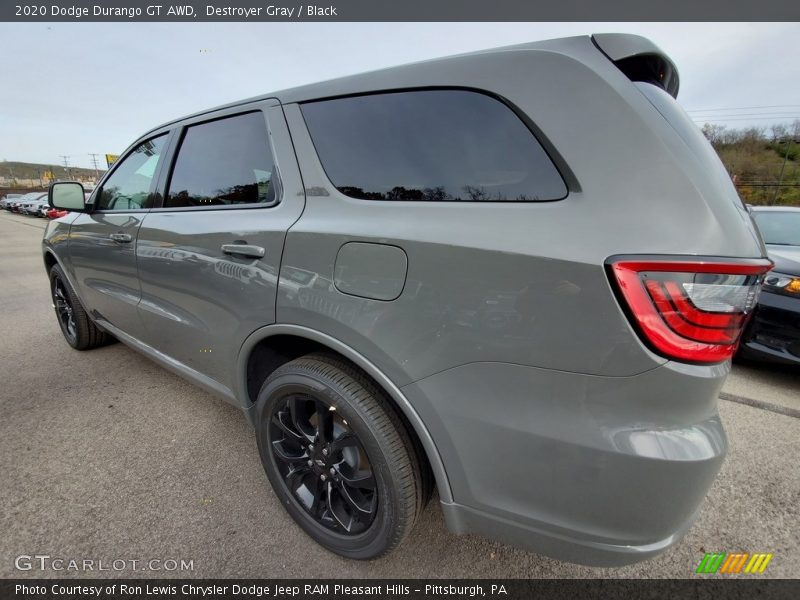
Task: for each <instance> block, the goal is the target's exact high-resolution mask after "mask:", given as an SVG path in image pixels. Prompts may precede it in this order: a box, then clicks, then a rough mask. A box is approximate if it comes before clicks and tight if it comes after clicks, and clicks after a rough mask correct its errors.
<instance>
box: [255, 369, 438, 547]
mask: <svg viewBox="0 0 800 600" xmlns="http://www.w3.org/2000/svg"><path fill="white" fill-rule="evenodd" d="M256 419H257V421H256V434H257V440H258V448H259V452H260V454H261V461H262V463H263V465H264V470H265V471H266V473H267V477H268V478H269V480H270V483H271V484H272V487H273V489H274V490H275V493H276V494H277V495H278V497H279V499H280V500H281V503H282V504H283V506H284V508H286V510H287V511H288V512H289V514H290V515H291V517H292V518H293V519H294V520H295V521H296V522H297V523H298V525H300V527H302V528H303V530H304V531H305V532H306V533H308V534H309V535H310V536H311V537H312V538H314V540H315V541H317V542H318V543H319V544H321V545H322V546H324V547H325V548H328V549H329V550H331V551H333V552H335V553H337V554H340V555H342V556H345V557H348V558H356V559H371V558H377V557H378V556H381V555H382V554H385V553H386V552H388V551H390V550H391V549H393V548H394V547H395V546H397V545H398V544H399V543H400V542H401V541H402V540H403V539H404V538H405V537H406V536H407V535H408V533H409V532H410V531H411V529H412V527H413V525H414V523H415V521H416V519H417V516H418V515H419V513H420V512H421V510H422V505H423V500H424V498H423V485H422V481H421V475H420V473H421V469H420V465H419V464H418V461H417V457H416V454H415V452H414V447H413V445H412V443H411V440H410V439H409V437H408V434H407V432H406V431H405V429H404V427H403V424H402V422H401V421H400V419H399V418H398V416H397V415H396V414H395V413H394V411H393V409H392V407H391V406H390V405H389V403H388V401H387V399H386V398H385V396H384V395H383V392H382V391H381V390H380V389H379V388H378V387H377V386H376V385H375V384H374V383H373V382H372V381H371V380H369V379H368V378H367V377H365V376H364V375H363V374H362V373H361V372H360V371H358V370H357V369H356V368H354V367H353V366H352V365H351V364H349V363H347V362H345V361H344V360H341V359H339V358H337V357H334V356H330V355H327V354H311V355H308V356H304V357H301V358H298V359H296V360H293V361H291V362H289V363H287V364H285V365H283V366H281V367H279V368H278V369H276V371H275V372H274V373H272V374H271V375H270V376H269V378H267V380H266V382H264V385H263V386H262V388H261V391H260V393H259V395H258V400H257V402H256Z"/></svg>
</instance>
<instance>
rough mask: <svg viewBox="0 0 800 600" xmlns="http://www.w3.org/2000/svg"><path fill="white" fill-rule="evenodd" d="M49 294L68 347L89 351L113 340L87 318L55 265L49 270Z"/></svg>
mask: <svg viewBox="0 0 800 600" xmlns="http://www.w3.org/2000/svg"><path fill="white" fill-rule="evenodd" d="M50 294H51V296H52V298H53V308H54V309H55V311H56V319H57V320H58V325H59V327H61V333H63V334H64V339H65V340H67V343H68V344H69V345H70V346H72V347H73V348H75V349H76V350H90V349H92V348H96V347H98V346H102V345H104V344H107V343H109V342H111V341H113V340H114V338H113V337H111V336H110V335H109V334H107V333H105V332H104V331H101V330H100V328H99V327H97V325H95V324H94V322H93V321H92V320H91V319H90V318H89V315H87V314H86V310H84V308H83V305H82V304H81V301H80V300H79V299H78V296H77V295H76V294H75V291H74V290H73V289H72V286H71V285H70V284H69V281H67V277H66V276H65V275H64V271H62V270H61V267H60V266H59V265H57V264H56V265H53V266H52V267H51V268H50Z"/></svg>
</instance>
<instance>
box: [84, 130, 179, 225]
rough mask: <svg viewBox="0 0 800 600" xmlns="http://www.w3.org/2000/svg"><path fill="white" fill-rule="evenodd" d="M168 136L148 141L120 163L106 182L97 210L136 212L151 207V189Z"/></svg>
mask: <svg viewBox="0 0 800 600" xmlns="http://www.w3.org/2000/svg"><path fill="white" fill-rule="evenodd" d="M166 139H167V136H166V135H162V136H159V137H157V138H153V139H152V140H148V141H146V142H144V143H143V144H140V145H139V146H137V147H136V149H134V151H133V152H131V153H130V154H128V155H127V156H126V157H125V159H124V160H123V161H122V162H120V163H119V165H118V166H117V168H116V169H114V172H113V173H111V176H110V177H109V178H108V179H107V180H106V181H105V182H104V183H103V189H102V190H101V193H100V197H99V198H98V200H97V208H98V209H100V210H135V209H138V208H151V207H152V205H153V197H152V196H151V194H150V186H151V184H152V183H153V177H154V176H155V173H156V166H158V159H159V157H160V156H161V153H162V152H163V150H164V142H165V141H166Z"/></svg>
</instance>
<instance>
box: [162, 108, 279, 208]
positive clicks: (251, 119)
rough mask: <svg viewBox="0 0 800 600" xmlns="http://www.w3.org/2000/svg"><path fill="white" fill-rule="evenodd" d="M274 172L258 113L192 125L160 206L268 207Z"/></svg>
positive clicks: (185, 136) (261, 118)
mask: <svg viewBox="0 0 800 600" xmlns="http://www.w3.org/2000/svg"><path fill="white" fill-rule="evenodd" d="M273 171H274V161H273V159H272V152H271V150H270V146H269V136H268V134H267V125H266V121H265V119H264V115H263V113H261V112H251V113H247V114H243V115H236V116H234V117H227V118H224V119H218V120H216V121H211V122H209V123H201V124H199V125H192V126H190V127H187V128H186V131H185V133H184V135H183V140H182V141H181V145H180V149H179V150H178V157H177V159H176V160H175V167H174V169H173V171H172V177H171V179H170V183H169V191H168V192H167V197H166V201H165V203H164V206H165V207H167V208H181V207H204V206H208V207H220V206H230V205H244V204H272V203H273V202H274V201H275V185H274V183H275V181H274V178H273Z"/></svg>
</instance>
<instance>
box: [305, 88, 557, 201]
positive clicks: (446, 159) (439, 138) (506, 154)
mask: <svg viewBox="0 0 800 600" xmlns="http://www.w3.org/2000/svg"><path fill="white" fill-rule="evenodd" d="M301 110H302V113H303V117H304V119H305V121H306V124H307V126H308V130H309V133H310V134H311V138H312V140H313V142H314V146H315V148H316V151H317V154H318V155H319V158H320V161H321V163H322V166H323V168H324V169H325V172H326V174H327V175H328V178H329V179H330V181H331V183H333V185H334V186H336V188H337V189H338V190H339V191H340V192H342V193H343V194H346V195H348V196H351V197H353V198H361V199H366V200H412V201H413V200H417V201H473V202H478V201H482V202H494V201H520V202H529V201H539V200H558V199H561V198H564V197H565V196H566V195H567V187H566V185H565V183H564V180H563V179H562V178H561V175H560V174H559V172H558V170H557V169H556V167H555V166H554V165H553V163H552V161H551V160H550V158H549V156H548V155H547V153H546V152H545V151H544V149H543V148H542V146H541V145H540V144H539V142H538V141H537V139H536V137H534V135H533V133H532V132H531V130H530V129H528V127H527V126H526V125H525V124H524V123H523V122H522V120H520V118H519V117H518V116H517V115H516V114H515V113H514V111H512V110H511V109H510V108H509V107H508V106H506V105H505V104H503V103H502V102H500V101H499V100H497V99H495V98H493V97H491V96H488V95H486V94H482V93H479V92H471V91H466V90H422V91H411V92H391V93H384V94H372V95H367V96H354V97H348V98H337V99H333V100H322V101H315V102H309V103H305V104H302V105H301Z"/></svg>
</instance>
